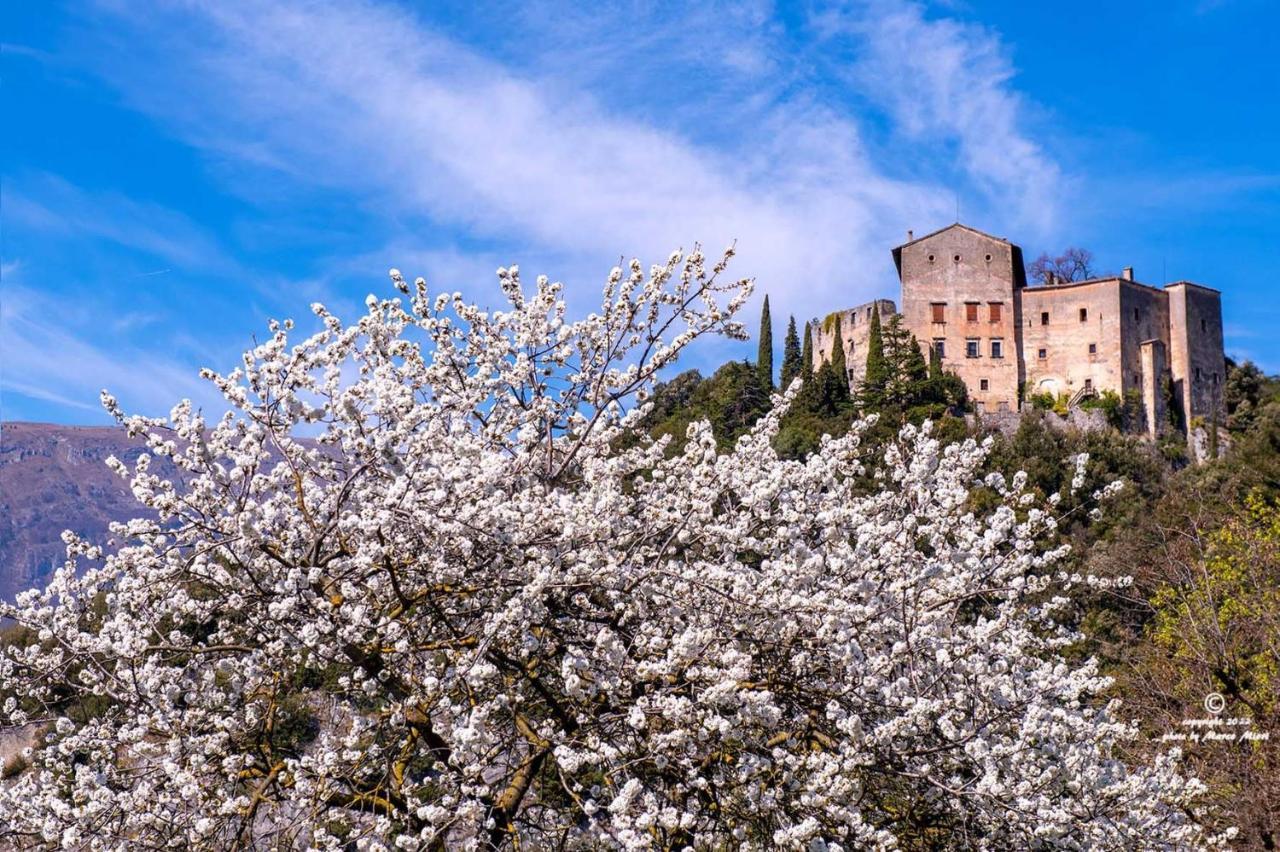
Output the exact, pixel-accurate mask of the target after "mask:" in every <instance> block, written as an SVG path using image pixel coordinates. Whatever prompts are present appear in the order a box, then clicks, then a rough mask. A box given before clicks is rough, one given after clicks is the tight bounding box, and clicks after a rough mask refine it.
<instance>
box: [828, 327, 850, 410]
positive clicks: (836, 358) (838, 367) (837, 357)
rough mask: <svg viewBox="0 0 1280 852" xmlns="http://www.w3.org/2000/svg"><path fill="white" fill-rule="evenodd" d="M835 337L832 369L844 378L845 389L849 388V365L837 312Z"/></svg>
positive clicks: (832, 343) (832, 349)
mask: <svg viewBox="0 0 1280 852" xmlns="http://www.w3.org/2000/svg"><path fill="white" fill-rule="evenodd" d="M832 333H833V334H834V337H833V338H832V340H831V371H832V372H833V373H835V375H836V376H838V377H840V378H843V379H844V383H845V389H846V391H847V390H848V385H849V366H848V364H847V363H846V359H845V354H844V331H843V329H842V328H841V327H840V315H839V314H836V322H835V328H834V330H833V332H832Z"/></svg>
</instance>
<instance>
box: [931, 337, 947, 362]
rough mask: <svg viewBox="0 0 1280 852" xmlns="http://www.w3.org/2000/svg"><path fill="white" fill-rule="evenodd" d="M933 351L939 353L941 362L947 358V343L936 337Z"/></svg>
mask: <svg viewBox="0 0 1280 852" xmlns="http://www.w3.org/2000/svg"><path fill="white" fill-rule="evenodd" d="M933 351H934V352H937V353H938V360H939V361H941V360H942V359H943V358H946V357H947V341H946V340H944V339H942V338H941V337H935V338H934V340H933Z"/></svg>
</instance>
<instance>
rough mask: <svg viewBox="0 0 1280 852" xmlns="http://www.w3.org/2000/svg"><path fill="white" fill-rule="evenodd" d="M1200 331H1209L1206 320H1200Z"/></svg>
mask: <svg viewBox="0 0 1280 852" xmlns="http://www.w3.org/2000/svg"><path fill="white" fill-rule="evenodd" d="M1200 330H1201V331H1207V328H1206V326H1205V324H1204V320H1200Z"/></svg>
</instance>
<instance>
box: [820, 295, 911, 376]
mask: <svg viewBox="0 0 1280 852" xmlns="http://www.w3.org/2000/svg"><path fill="white" fill-rule="evenodd" d="M876 308H879V309H880V321H881V322H882V323H883V322H884V321H885V320H886V319H888V318H889V316H890V315H891V314H895V313H897V311H898V308H897V306H896V305H894V304H893V301H892V300H891V299H877V300H875V301H874V302H867V303H866V304H864V305H858V306H857V307H856V308H848V309H847V310H843V311H836V312H835V313H833V314H828V315H827V316H826V317H825V318H823V319H821V320H812V321H811V322H810V324H809V334H810V337H811V340H812V342H813V357H814V368H815V369H816V368H817V367H819V366H821V365H822V362H824V361H830V360H831V355H832V353H833V350H832V348H831V347H832V346H833V345H834V344H835V336H836V323H835V320H836V316H837V315H839V317H840V334H841V336H842V337H843V338H844V357H845V364H846V365H847V367H848V369H849V384H850V385H851V386H853V387H856V386H858V385H860V384H862V380H863V378H864V377H865V376H866V375H867V339H868V337H870V335H871V314H872V312H873V311H874V310H875V309H876Z"/></svg>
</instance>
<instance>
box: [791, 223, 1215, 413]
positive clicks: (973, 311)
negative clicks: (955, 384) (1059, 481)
mask: <svg viewBox="0 0 1280 852" xmlns="http://www.w3.org/2000/svg"><path fill="white" fill-rule="evenodd" d="M893 261H894V265H895V266H896V267H897V270H898V277H899V280H900V281H901V282H902V323H903V325H904V326H905V327H906V328H907V329H908V330H910V331H911V332H912V333H913V334H914V335H915V336H916V338H917V339H918V340H919V341H920V344H921V346H922V347H924V348H925V349H926V352H927V349H928V348H929V347H932V348H934V349H937V350H938V351H939V354H941V356H942V363H943V367H944V369H947V370H950V371H952V372H954V373H956V374H957V375H958V376H959V377H960V378H961V379H963V380H964V383H965V385H966V387H967V388H968V391H969V397H970V399H971V400H973V402H974V405H975V407H976V408H977V409H978V410H979V411H992V412H997V411H1016V410H1018V408H1019V406H1020V404H1021V403H1022V401H1023V399H1024V398H1025V397H1026V396H1029V395H1031V394H1038V393H1049V394H1052V395H1053V396H1054V397H1055V398H1057V397H1059V396H1060V395H1062V394H1066V395H1067V397H1068V399H1069V400H1070V401H1071V402H1072V403H1073V404H1074V403H1076V402H1079V401H1080V400H1081V399H1083V398H1085V397H1087V396H1089V395H1092V394H1099V393H1101V392H1103V391H1107V390H1110V391H1115V392H1116V393H1118V394H1120V395H1121V396H1122V397H1125V398H1132V399H1135V400H1139V401H1140V402H1141V407H1142V411H1143V415H1144V419H1145V423H1144V431H1146V432H1148V433H1149V434H1151V435H1153V436H1154V435H1156V434H1158V433H1159V432H1160V431H1162V430H1163V429H1164V427H1165V424H1166V423H1167V422H1168V418H1167V416H1166V395H1167V394H1170V392H1171V395H1172V401H1173V403H1174V404H1175V405H1176V406H1177V407H1178V408H1179V409H1180V411H1181V412H1182V415H1183V417H1184V418H1186V419H1187V420H1191V419H1194V418H1203V419H1205V420H1208V419H1210V418H1211V417H1212V416H1213V414H1214V413H1215V412H1219V413H1220V412H1221V408H1222V404H1223V401H1222V390H1223V383H1224V382H1225V381H1226V361H1225V357H1224V352H1223V345H1222V301H1221V296H1220V294H1219V292H1218V291H1217V290H1213V289H1210V288H1208V287H1203V286H1201V285H1199V284H1193V283H1191V282H1188V281H1179V282H1177V283H1174V284H1167V285H1165V286H1164V287H1163V288H1157V287H1152V286H1149V285H1147V284H1141V283H1139V282H1137V281H1135V280H1134V278H1133V270H1132V268H1128V267H1126V269H1125V270H1124V272H1123V273H1122V274H1121V275H1119V276H1110V277H1104V278H1095V279H1091V280H1088V281H1078V282H1071V283H1063V284H1048V285H1045V286H1037V287H1029V286H1027V277H1026V270H1025V267H1024V265H1023V258H1022V249H1021V248H1019V247H1018V246H1017V245H1014V244H1013V243H1011V242H1009V241H1008V240H1004V239H1000V238H998V237H993V236H991V235H990V234H984V233H983V232H981V231H978V230H976V229H974V228H970V227H968V226H966V225H961V224H955V225H950V226H948V227H946V228H943V229H942V230H940V231H936V232H934V233H932V234H928V235H926V236H923V237H920V238H919V239H912V238H911V235H910V233H908V241H907V242H906V243H904V244H903V245H900V246H898V247H897V248H895V249H893ZM876 307H879V309H880V312H881V320H882V321H883V320H886V319H887V318H888V317H889V315H890V314H892V313H893V312H894V310H895V306H894V304H893V302H892V301H889V300H887V299H881V300H877V301H875V302H870V303H867V304H864V305H859V306H858V307H856V308H850V309H847V310H844V311H840V312H839V313H840V316H841V330H842V332H843V337H844V345H845V356H846V360H847V363H848V365H849V378H850V382H851V383H852V384H854V385H855V386H856V385H857V384H858V383H859V382H861V381H862V379H863V376H864V375H865V374H866V356H867V352H866V343H867V332H868V330H869V327H870V326H869V320H870V312H871V311H872V310H873V309H874V308H876ZM830 320H831V317H828V318H827V320H826V321H815V322H814V323H813V328H814V329H815V335H814V341H813V343H814V347H813V348H814V358H815V359H817V360H819V361H820V360H823V359H826V358H829V357H830V355H831V346H832V343H833V339H832V338H833V328H832V323H831V322H830ZM1020 390H1021V393H1020Z"/></svg>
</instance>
